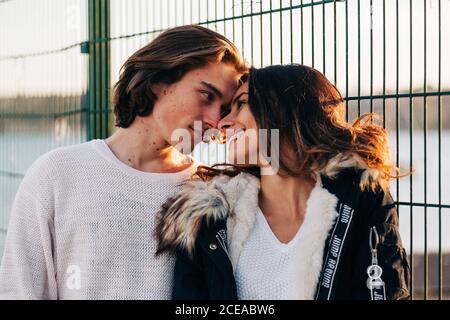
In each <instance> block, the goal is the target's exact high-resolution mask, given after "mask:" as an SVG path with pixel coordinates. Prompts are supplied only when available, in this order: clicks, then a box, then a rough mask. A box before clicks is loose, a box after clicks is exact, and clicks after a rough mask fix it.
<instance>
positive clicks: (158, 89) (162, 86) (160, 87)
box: [150, 82, 169, 98]
mask: <svg viewBox="0 0 450 320" xmlns="http://www.w3.org/2000/svg"><path fill="white" fill-rule="evenodd" d="M168 86H169V85H168V84H166V83H161V82H160V83H155V84H152V85H151V86H150V89H151V90H152V91H153V93H154V94H155V95H156V97H157V98H159V97H161V96H162V95H166V94H167V87H168Z"/></svg>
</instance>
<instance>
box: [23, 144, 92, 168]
mask: <svg viewBox="0 0 450 320" xmlns="http://www.w3.org/2000/svg"><path fill="white" fill-rule="evenodd" d="M92 143H93V142H92V141H90V142H83V143H78V144H75V145H70V146H63V147H58V148H55V149H52V150H50V151H47V152H46V153H44V154H42V155H41V156H39V157H38V158H37V159H36V160H35V161H34V162H33V164H32V165H31V166H30V168H29V169H28V170H27V175H36V174H38V175H39V174H49V175H51V174H54V173H55V171H59V170H61V169H64V167H65V166H66V165H68V164H70V163H73V161H74V160H76V159H79V158H80V157H83V155H85V154H89V153H91V154H92V152H93V149H92V147H91V144H92Z"/></svg>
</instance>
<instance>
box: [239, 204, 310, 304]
mask: <svg viewBox="0 0 450 320" xmlns="http://www.w3.org/2000/svg"><path fill="white" fill-rule="evenodd" d="M299 237H300V229H299V230H298V231H297V234H296V235H295V236H294V238H293V239H292V240H291V241H289V243H282V242H280V241H279V240H278V238H277V237H276V236H275V234H274V233H273V232H272V229H271V228H270V226H269V223H268V222H267V220H266V218H265V217H264V214H263V213H262V211H261V209H260V208H258V209H257V212H256V222H255V224H254V226H253V229H252V230H251V231H250V234H249V237H248V239H247V242H246V243H245V245H244V247H243V249H242V252H241V255H240V257H239V260H238V263H237V266H236V270H235V278H236V285H237V292H238V298H239V299H243V300H290V299H294V292H295V285H296V284H297V281H296V271H297V270H298V268H297V266H298V261H297V260H298V259H296V254H295V253H296V252H297V251H298V247H299V246H300V245H301V241H299Z"/></svg>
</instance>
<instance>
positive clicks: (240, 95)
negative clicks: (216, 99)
mask: <svg viewBox="0 0 450 320" xmlns="http://www.w3.org/2000/svg"><path fill="white" fill-rule="evenodd" d="M244 94H248V92H245V91H244V92H241V93H240V94H239V95H238V96H237V97H236V98H234V99H233V101H231V105H233V104H235V103H236V101H237V100H239V98H240V97H242V96H243V95H244Z"/></svg>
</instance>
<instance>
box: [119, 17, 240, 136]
mask: <svg viewBox="0 0 450 320" xmlns="http://www.w3.org/2000/svg"><path fill="white" fill-rule="evenodd" d="M220 62H224V63H229V64H231V65H233V66H234V67H235V68H236V70H237V71H238V72H239V73H245V72H247V71H248V67H247V66H246V64H245V62H244V60H243V58H242V56H241V54H240V53H239V51H238V49H237V48H236V46H235V45H234V44H233V43H232V42H231V41H230V40H228V39H227V38H226V37H224V36H223V35H221V34H219V33H217V32H215V31H213V30H210V29H207V28H205V27H202V26H198V25H185V26H180V27H175V28H171V29H168V30H166V31H164V32H163V33H161V34H160V35H159V36H158V37H156V38H155V39H154V40H153V41H151V42H150V43H149V44H147V45H146V46H144V47H143V48H141V49H139V50H138V51H136V52H135V53H134V54H133V55H131V56H130V57H129V58H128V60H127V61H125V63H124V64H123V66H122V68H121V72H120V76H119V80H118V81H117V83H116V84H115V86H114V88H113V96H112V106H113V109H114V114H115V116H116V126H118V127H121V128H128V127H129V126H130V125H131V124H132V123H133V121H134V119H135V118H136V116H141V117H145V116H148V115H150V114H151V112H152V110H153V106H154V104H155V101H156V99H157V97H156V95H155V94H154V92H153V91H152V89H151V86H152V85H154V84H157V83H166V84H172V83H175V82H177V81H179V80H180V79H181V78H182V77H183V76H184V75H185V74H186V72H188V71H190V70H193V69H196V68H200V67H203V66H205V65H207V64H208V63H220Z"/></svg>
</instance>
